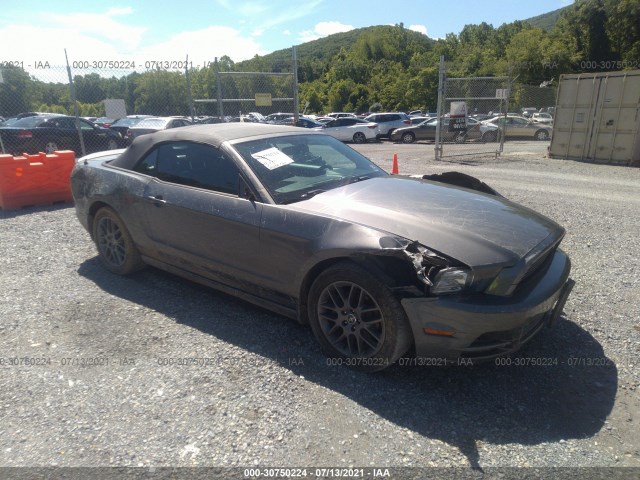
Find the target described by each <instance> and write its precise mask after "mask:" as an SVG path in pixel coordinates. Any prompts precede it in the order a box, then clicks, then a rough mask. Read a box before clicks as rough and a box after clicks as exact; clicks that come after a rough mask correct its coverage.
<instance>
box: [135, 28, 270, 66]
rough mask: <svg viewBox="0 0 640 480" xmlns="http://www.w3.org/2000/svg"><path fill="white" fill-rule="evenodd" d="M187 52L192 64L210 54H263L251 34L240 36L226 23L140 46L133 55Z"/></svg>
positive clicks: (176, 56) (244, 56)
mask: <svg viewBox="0 0 640 480" xmlns="http://www.w3.org/2000/svg"><path fill="white" fill-rule="evenodd" d="M187 53H188V54H189V60H190V61H193V64H194V66H195V65H196V64H197V65H202V64H203V63H205V62H212V61H213V59H214V57H222V56H223V55H228V56H229V57H231V58H232V59H233V61H236V62H237V61H241V60H247V59H249V58H252V57H254V56H255V55H264V54H265V53H266V52H264V51H263V50H262V48H261V47H260V45H258V44H257V43H256V42H255V41H254V40H253V39H252V38H247V37H243V36H241V34H240V32H238V31H237V30H234V29H233V28H230V27H209V28H205V29H202V30H194V31H192V32H183V33H179V34H177V35H174V36H173V37H171V38H170V39H169V40H167V41H165V42H161V43H157V44H155V45H153V46H150V47H146V48H142V49H141V50H140V54H139V55H136V56H140V57H144V58H147V59H167V60H182V59H184V58H185V56H186V55H187Z"/></svg>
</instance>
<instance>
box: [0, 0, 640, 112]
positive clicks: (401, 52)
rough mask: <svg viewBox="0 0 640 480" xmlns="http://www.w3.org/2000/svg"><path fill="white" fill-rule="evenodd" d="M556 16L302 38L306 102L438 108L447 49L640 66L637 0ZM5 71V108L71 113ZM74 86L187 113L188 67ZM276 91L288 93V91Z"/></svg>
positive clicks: (94, 98)
mask: <svg viewBox="0 0 640 480" xmlns="http://www.w3.org/2000/svg"><path fill="white" fill-rule="evenodd" d="M555 15H557V20H556V21H555V25H553V27H552V28H551V29H550V30H548V31H547V30H545V29H544V28H540V26H545V25H546V24H543V23H540V21H541V20H540V17H535V18H533V19H529V20H528V21H516V22H513V23H509V24H503V25H500V26H498V27H494V26H492V25H490V24H487V23H484V22H483V23H481V24H478V25H466V26H465V27H464V28H463V29H462V31H461V32H459V33H457V34H454V33H451V34H448V35H447V36H446V38H444V39H438V40H433V39H430V38H428V37H426V36H425V35H422V34H420V33H417V32H414V31H411V30H408V29H406V28H404V26H403V25H402V24H400V25H396V26H374V27H367V28H361V29H357V30H352V31H350V32H345V33H339V34H335V35H331V36H328V37H326V38H322V39H319V40H315V41H312V42H308V43H305V44H302V45H299V46H298V47H297V57H298V79H299V92H300V95H299V99H300V104H301V105H304V104H305V103H306V102H309V108H308V110H307V111H309V112H326V111H329V110H347V111H372V110H375V109H384V110H405V111H408V110H412V109H415V108H429V109H431V110H433V109H435V106H436V103H437V85H438V63H439V58H440V56H441V55H443V56H444V57H445V59H446V65H447V75H449V76H451V77H466V76H501V75H510V76H511V77H512V78H517V81H518V82H520V83H523V84H530V85H539V84H540V83H541V82H542V81H545V80H547V81H548V80H551V79H556V80H557V78H558V77H559V76H560V75H561V74H563V73H574V72H585V71H589V72H591V71H609V70H622V69H640V0H577V1H576V2H575V3H574V4H572V5H570V6H568V7H565V8H563V9H561V10H560V11H555V12H550V13H549V14H548V18H547V20H548V19H550V18H551V17H553V16H555ZM543 17H544V16H543ZM536 19H538V20H536ZM543 20H544V18H543ZM545 21H546V20H545ZM532 23H533V24H532ZM536 25H540V26H536ZM219 67H220V70H221V71H223V72H224V71H254V72H255V71H264V72H289V71H290V69H291V50H290V49H286V50H279V51H276V52H273V53H271V54H269V55H264V56H256V57H254V58H253V59H251V60H247V61H244V62H238V63H234V62H233V61H232V60H231V59H230V58H229V57H222V58H221V59H220V61H219ZM2 73H3V76H4V79H5V82H4V83H0V115H4V116H7V115H11V114H15V113H17V112H20V111H25V110H47V111H66V112H72V111H73V109H72V108H71V102H70V98H69V89H68V87H67V85H66V84H65V83H59V84H50V83H44V82H41V81H36V80H35V79H32V78H29V75H28V74H27V73H26V72H24V71H23V70H21V69H19V68H15V69H3V72H2ZM190 77H191V78H190V80H191V91H192V95H193V97H194V98H210V99H213V98H216V74H215V71H214V69H213V67H206V68H194V69H192V70H191V71H190ZM257 80H259V79H257V78H256V81H257ZM61 82H64V80H62V79H61ZM9 85H11V87H9ZM75 85H76V92H77V97H78V101H79V102H81V110H82V114H84V115H90V114H96V113H100V109H101V108H102V107H101V103H100V102H101V100H102V99H104V98H124V99H125V101H126V102H127V107H128V111H129V112H130V113H132V112H135V113H151V114H156V115H172V114H186V113H188V112H189V107H188V102H187V100H186V95H185V91H186V81H185V74H184V72H176V71H163V70H154V71H147V72H144V73H131V74H130V75H127V76H125V77H119V78H116V77H111V78H104V77H103V76H101V75H100V74H98V73H93V74H89V75H77V76H75ZM252 86H255V85H252V82H250V81H246V82H244V83H243V82H240V83H238V84H236V85H234V86H233V88H234V93H233V94H234V95H240V96H242V95H245V96H249V97H251V96H252V95H253V93H252V92H255V91H260V90H255V89H254V90H251V88H252ZM274 88H275V89H276V90H277V87H274ZM273 93H274V95H283V96H287V92H283V91H279V92H278V91H275V90H274V92H273ZM234 98H238V97H234ZM199 113H215V108H214V106H213V104H200V105H199Z"/></svg>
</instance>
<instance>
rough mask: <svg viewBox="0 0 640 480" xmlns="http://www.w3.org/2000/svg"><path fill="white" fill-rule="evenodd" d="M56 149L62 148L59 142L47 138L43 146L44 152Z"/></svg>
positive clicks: (51, 151)
mask: <svg viewBox="0 0 640 480" xmlns="http://www.w3.org/2000/svg"><path fill="white" fill-rule="evenodd" d="M56 150H60V148H59V147H58V142H56V141H55V140H47V142H46V143H45V144H44V147H43V151H44V153H47V154H49V153H53V152H55V151H56Z"/></svg>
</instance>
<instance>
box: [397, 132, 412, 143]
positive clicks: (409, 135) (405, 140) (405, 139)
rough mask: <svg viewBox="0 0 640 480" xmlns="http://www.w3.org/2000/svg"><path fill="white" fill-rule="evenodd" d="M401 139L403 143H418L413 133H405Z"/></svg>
mask: <svg viewBox="0 0 640 480" xmlns="http://www.w3.org/2000/svg"><path fill="white" fill-rule="evenodd" d="M400 138H401V140H402V143H413V142H415V141H416V136H415V134H414V133H413V132H405V133H403V134H402V137H400Z"/></svg>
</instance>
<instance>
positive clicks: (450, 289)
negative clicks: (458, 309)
mask: <svg viewBox="0 0 640 480" xmlns="http://www.w3.org/2000/svg"><path fill="white" fill-rule="evenodd" d="M469 283H471V272H469V271H468V270H462V269H460V268H445V269H444V270H440V271H439V272H438V274H437V275H436V278H435V279H434V281H433V287H431V293H432V294H433V295H441V294H443V293H457V292H461V291H462V290H464V288H465V287H466V286H467V285H468V284H469Z"/></svg>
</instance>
